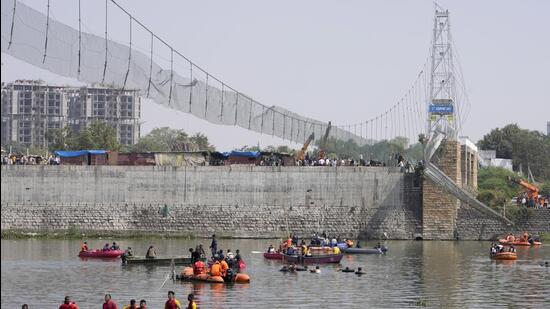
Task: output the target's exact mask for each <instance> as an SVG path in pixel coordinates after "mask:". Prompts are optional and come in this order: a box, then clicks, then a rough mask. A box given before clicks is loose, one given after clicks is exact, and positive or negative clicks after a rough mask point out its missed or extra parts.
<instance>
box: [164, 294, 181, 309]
mask: <svg viewBox="0 0 550 309" xmlns="http://www.w3.org/2000/svg"><path fill="white" fill-rule="evenodd" d="M164 309H181V304H180V301H179V300H177V299H176V294H174V291H168V300H167V301H166V303H164Z"/></svg>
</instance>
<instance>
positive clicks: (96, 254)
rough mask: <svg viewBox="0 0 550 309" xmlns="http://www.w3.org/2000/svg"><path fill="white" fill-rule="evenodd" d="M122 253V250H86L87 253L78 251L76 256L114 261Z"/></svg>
mask: <svg viewBox="0 0 550 309" xmlns="http://www.w3.org/2000/svg"><path fill="white" fill-rule="evenodd" d="M123 253H124V251H122V250H105V251H103V250H99V249H94V250H88V251H80V252H79V253H78V256H79V257H81V258H103V259H105V258H109V259H116V258H118V257H120V256H121V255H122V254H123Z"/></svg>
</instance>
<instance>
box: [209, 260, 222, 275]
mask: <svg viewBox="0 0 550 309" xmlns="http://www.w3.org/2000/svg"><path fill="white" fill-rule="evenodd" d="M210 275H212V276H221V275H222V273H221V265H220V262H219V261H216V262H214V264H213V265H212V267H210Z"/></svg>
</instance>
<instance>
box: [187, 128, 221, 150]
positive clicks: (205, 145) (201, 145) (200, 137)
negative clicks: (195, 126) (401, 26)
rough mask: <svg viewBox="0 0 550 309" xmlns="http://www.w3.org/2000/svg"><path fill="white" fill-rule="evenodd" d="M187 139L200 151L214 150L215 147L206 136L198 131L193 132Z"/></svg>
mask: <svg viewBox="0 0 550 309" xmlns="http://www.w3.org/2000/svg"><path fill="white" fill-rule="evenodd" d="M189 140H190V141H191V142H192V143H193V144H195V145H196V146H197V147H198V149H199V150H200V151H215V150H216V147H214V146H213V145H211V144H210V142H209V141H208V137H207V136H206V135H204V134H202V133H200V132H197V133H195V135H193V136H191V138H189Z"/></svg>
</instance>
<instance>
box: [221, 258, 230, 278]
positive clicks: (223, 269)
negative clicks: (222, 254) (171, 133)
mask: <svg viewBox="0 0 550 309" xmlns="http://www.w3.org/2000/svg"><path fill="white" fill-rule="evenodd" d="M220 267H221V273H222V277H225V276H226V275H227V270H228V269H229V264H227V262H226V261H225V260H221V261H220Z"/></svg>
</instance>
